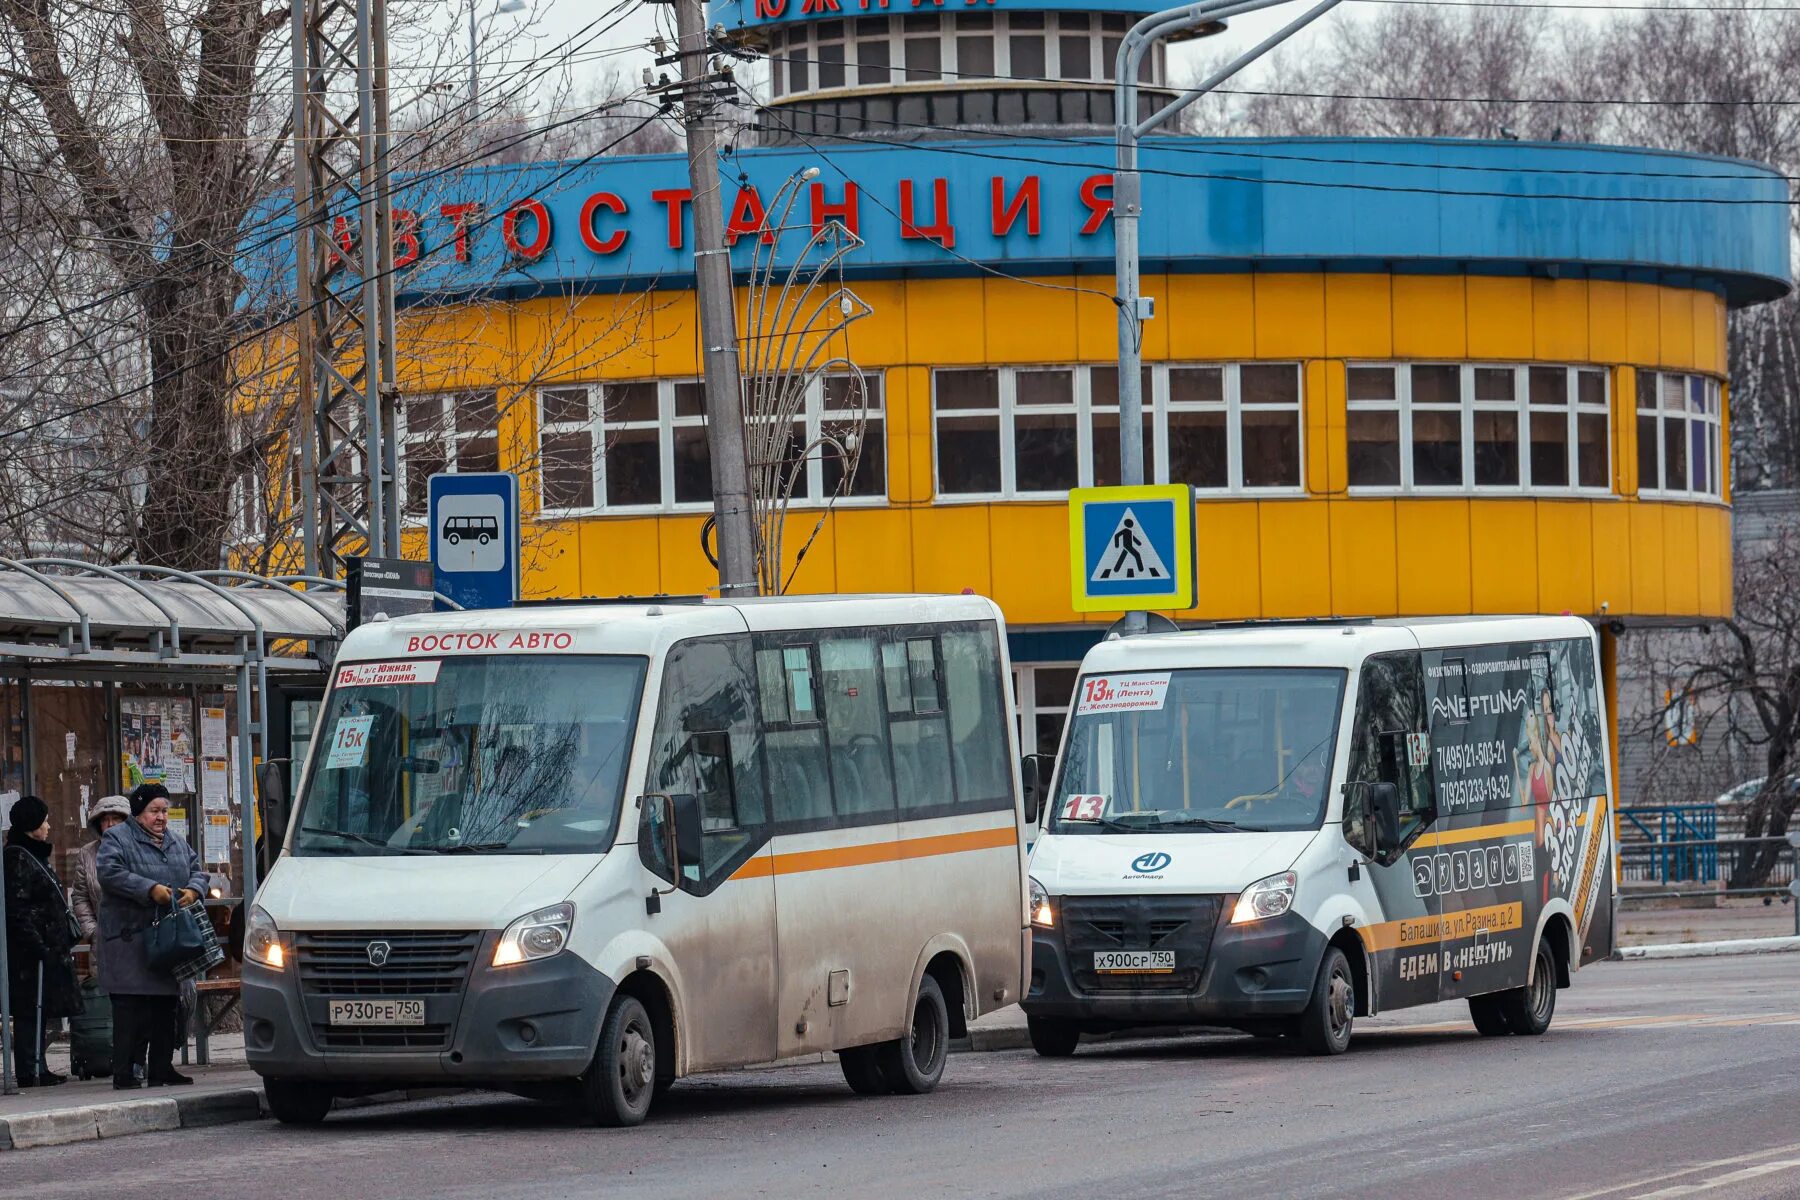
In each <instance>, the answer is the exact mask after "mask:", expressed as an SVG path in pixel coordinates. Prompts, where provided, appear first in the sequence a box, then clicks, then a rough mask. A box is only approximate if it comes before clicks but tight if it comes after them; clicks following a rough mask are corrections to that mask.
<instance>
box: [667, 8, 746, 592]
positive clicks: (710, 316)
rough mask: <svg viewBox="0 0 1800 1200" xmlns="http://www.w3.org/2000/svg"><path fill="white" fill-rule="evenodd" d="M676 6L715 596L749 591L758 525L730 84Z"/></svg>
mask: <svg viewBox="0 0 1800 1200" xmlns="http://www.w3.org/2000/svg"><path fill="white" fill-rule="evenodd" d="M674 7H675V29H676V35H677V43H676V47H675V50H676V54H675V56H676V57H678V58H679V59H680V63H681V83H680V85H679V89H678V92H677V94H678V95H679V98H680V103H681V108H682V125H683V126H684V127H685V128H686V130H687V155H688V187H689V190H691V191H692V192H693V202H692V204H691V205H690V206H689V207H690V209H691V211H692V212H693V214H694V287H695V291H696V292H697V295H698V301H699V309H700V342H701V346H702V348H703V354H702V357H701V370H702V373H703V375H704V383H705V387H706V440H707V448H708V450H709V451H710V454H711V458H712V488H713V517H714V523H715V525H716V526H717V530H718V538H719V553H718V559H719V595H720V596H722V597H726V598H731V597H737V596H754V595H756V593H757V584H756V541H755V538H756V529H755V524H754V517H753V514H752V512H751V508H750V470H749V464H748V463H747V462H746V461H745V455H744V387H743V380H742V378H741V376H740V373H739V364H738V335H737V301H736V297H735V293H734V291H733V287H732V278H731V251H730V250H729V249H727V248H726V245H725V214H724V207H723V205H722V203H721V200H720V192H719V149H718V124H717V115H718V103H719V98H720V95H721V94H724V95H730V94H731V91H732V86H731V83H730V74H729V72H728V71H723V72H721V71H714V70H713V69H712V67H711V65H710V61H711V54H712V49H713V46H712V38H711V37H710V36H709V35H708V33H707V28H706V10H705V8H704V7H703V0H674ZM659 61H663V60H659ZM721 84H723V86H722V87H721ZM669 90H676V89H669Z"/></svg>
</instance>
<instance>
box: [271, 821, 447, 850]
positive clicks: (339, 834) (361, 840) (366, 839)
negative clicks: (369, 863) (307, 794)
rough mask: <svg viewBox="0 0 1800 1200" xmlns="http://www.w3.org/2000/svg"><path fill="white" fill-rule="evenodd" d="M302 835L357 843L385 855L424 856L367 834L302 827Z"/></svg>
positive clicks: (308, 826)
mask: <svg viewBox="0 0 1800 1200" xmlns="http://www.w3.org/2000/svg"><path fill="white" fill-rule="evenodd" d="M300 832H301V833H311V834H316V835H317V836H319V837H334V838H339V839H341V840H343V841H346V842H356V843H358V844H360V845H364V846H373V847H375V848H376V849H377V850H380V851H381V852H382V853H383V854H422V853H424V851H422V850H414V849H411V848H409V847H406V846H392V845H389V844H388V843H387V842H384V841H382V840H381V839H380V838H376V837H370V836H369V835H368V834H366V833H351V832H350V831H348V830H345V829H314V828H313V827H312V826H310V825H302V826H301V827H300Z"/></svg>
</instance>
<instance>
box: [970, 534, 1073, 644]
mask: <svg viewBox="0 0 1800 1200" xmlns="http://www.w3.org/2000/svg"><path fill="white" fill-rule="evenodd" d="M988 525H989V529H990V531H991V533H990V536H991V537H992V538H993V545H994V564H993V569H994V575H993V577H994V583H993V588H994V590H993V593H992V594H994V595H1000V596H1006V597H1008V600H1007V604H1006V619H1007V620H1009V621H1014V620H1016V621H1025V622H1036V623H1039V624H1050V623H1061V622H1065V621H1072V620H1074V619H1075V618H1076V613H1075V609H1074V606H1073V605H1072V604H1071V603H1070V598H1069V570H1068V563H1069V561H1070V560H1069V507H1068V505H1066V504H996V505H994V506H993V508H992V509H991V510H990V511H989V516H988ZM1015 609H1016V610H1017V613H1018V615H1017V616H1015V615H1014V611H1015Z"/></svg>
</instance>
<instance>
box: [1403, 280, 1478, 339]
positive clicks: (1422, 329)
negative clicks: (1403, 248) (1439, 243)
mask: <svg viewBox="0 0 1800 1200" xmlns="http://www.w3.org/2000/svg"><path fill="white" fill-rule="evenodd" d="M1467 313H1468V293H1467V289H1466V288H1465V287H1464V280H1463V277H1462V276H1461V275H1396V276H1394V354H1395V355H1396V356H1397V357H1399V358H1463V357H1465V356H1466V355H1467V354H1468V352H1469V330H1468V321H1467Z"/></svg>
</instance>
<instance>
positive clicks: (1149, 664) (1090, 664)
mask: <svg viewBox="0 0 1800 1200" xmlns="http://www.w3.org/2000/svg"><path fill="white" fill-rule="evenodd" d="M1593 633H1594V627H1593V626H1592V625H1590V624H1589V623H1588V622H1587V621H1585V620H1584V619H1582V618H1580V617H1570V616H1558V617H1541V616H1517V617H1422V618H1406V619H1399V620H1378V621H1348V620H1346V621H1270V622H1252V623H1245V624H1242V625H1226V626H1216V627H1213V628H1209V629H1192V630H1182V631H1180V632H1177V633H1153V634H1147V635H1144V636H1141V637H1131V638H1115V639H1112V640H1110V641H1105V642H1101V643H1100V644H1099V645H1098V646H1095V647H1094V648H1093V649H1092V650H1090V651H1088V654H1087V658H1086V659H1084V660H1083V662H1082V669H1083V670H1084V671H1086V672H1089V673H1094V672H1105V671H1159V670H1170V669H1178V668H1182V667H1275V666H1292V667H1344V668H1353V667H1355V666H1356V665H1357V664H1358V663H1360V662H1361V661H1362V660H1363V659H1364V658H1365V657H1367V656H1368V655H1371V654H1380V653H1383V652H1386V651H1393V650H1413V649H1432V648H1440V647H1449V646H1480V645H1491V644H1494V643H1499V642H1528V641H1540V640H1545V639H1551V638H1587V637H1592V636H1593Z"/></svg>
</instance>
